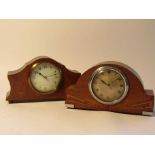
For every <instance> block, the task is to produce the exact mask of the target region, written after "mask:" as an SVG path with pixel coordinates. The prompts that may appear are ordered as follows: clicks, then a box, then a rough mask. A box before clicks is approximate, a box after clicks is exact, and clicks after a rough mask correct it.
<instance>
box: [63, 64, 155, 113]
mask: <svg viewBox="0 0 155 155" xmlns="http://www.w3.org/2000/svg"><path fill="white" fill-rule="evenodd" d="M65 103H66V106H67V107H68V108H75V109H85V110H86V109H87V110H105V111H112V112H119V113H127V114H139V115H152V114H153V108H154V94H153V91H152V90H144V87H143V85H142V82H141V79H140V77H139V75H138V74H137V73H136V72H135V71H134V70H133V69H132V68H130V67H129V66H127V65H125V64H122V63H118V62H105V63H102V64H98V65H96V66H94V67H92V68H90V69H89V70H87V71H86V72H85V73H84V74H83V75H81V77H80V78H79V80H78V81H77V83H76V84H74V85H72V86H70V87H69V88H68V89H67V99H66V102H65Z"/></svg>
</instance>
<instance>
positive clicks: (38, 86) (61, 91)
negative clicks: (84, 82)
mask: <svg viewBox="0 0 155 155" xmlns="http://www.w3.org/2000/svg"><path fill="white" fill-rule="evenodd" d="M80 75H81V74H80V73H79V72H77V71H71V70H68V69H67V68H66V67H65V66H64V65H62V64H60V63H59V62H57V61H55V60H53V59H51V58H49V57H37V58H35V59H33V60H31V61H30V62H28V63H26V64H25V65H24V66H23V67H22V68H20V69H19V70H16V71H10V72H8V80H9V82H10V86H11V90H10V92H9V93H8V94H7V98H6V100H8V101H9V102H10V103H16V102H33V101H51V100H64V99H65V98H66V88H67V87H68V86H70V85H72V84H74V83H75V82H76V81H77V80H78V78H79V77H80Z"/></svg>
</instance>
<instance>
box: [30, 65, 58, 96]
mask: <svg viewBox="0 0 155 155" xmlns="http://www.w3.org/2000/svg"><path fill="white" fill-rule="evenodd" d="M30 81H31V84H32V86H33V88H35V90H37V91H38V92H42V93H49V92H55V91H56V90H57V88H58V86H59V84H60V81H61V71H60V69H59V68H58V67H57V66H55V65H54V64H51V63H40V64H35V65H34V66H33V67H32V70H31V73H30Z"/></svg>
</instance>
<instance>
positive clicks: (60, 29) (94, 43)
mask: <svg viewBox="0 0 155 155" xmlns="http://www.w3.org/2000/svg"><path fill="white" fill-rule="evenodd" d="M0 34H1V35H0V44H1V45H0V51H1V53H0V54H1V58H0V59H1V60H0V70H1V76H0V81H1V91H0V101H1V104H0V114H1V117H0V124H3V125H2V126H1V128H0V134H154V133H155V125H154V124H155V117H145V116H135V115H126V114H118V113H112V112H104V111H100V112H98V111H84V110H69V109H66V107H65V104H64V102H42V103H21V104H11V105H10V104H8V102H7V101H5V98H6V93H7V91H9V90H10V86H9V82H8V80H7V72H8V71H11V70H16V69H18V68H20V67H22V66H23V65H24V64H25V63H26V62H28V61H29V60H31V59H33V58H35V57H37V56H44V55H45V56H49V57H51V58H53V59H55V60H57V61H59V62H60V63H62V64H64V65H65V66H66V67H67V68H69V69H76V70H78V71H80V72H81V73H83V72H85V71H86V70H87V69H89V67H92V66H94V65H96V64H97V63H99V62H103V61H111V60H112V61H119V62H123V63H125V64H127V65H129V66H130V67H132V68H134V69H135V70H136V71H137V72H138V73H139V75H140V76H141V78H142V80H143V84H144V87H145V88H147V89H153V90H155V74H154V67H155V62H154V58H155V52H154V51H155V44H154V42H155V21H154V20H1V21H0Z"/></svg>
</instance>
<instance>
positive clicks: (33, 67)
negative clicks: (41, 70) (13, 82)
mask: <svg viewBox="0 0 155 155" xmlns="http://www.w3.org/2000/svg"><path fill="white" fill-rule="evenodd" d="M44 63H47V64H52V65H53V66H55V67H56V68H57V69H58V71H59V73H60V81H59V84H58V86H57V88H56V89H55V90H50V91H47V92H43V91H40V90H38V89H36V88H35V86H34V84H33V83H32V81H31V74H32V72H33V70H34V69H35V68H36V67H37V66H38V65H41V64H44ZM28 81H29V84H30V86H31V88H32V89H33V90H34V91H36V92H37V93H40V94H43V95H46V94H51V93H54V92H56V91H57V90H58V88H59V85H60V83H61V81H62V71H61V69H60V68H58V67H57V66H56V65H55V64H53V63H50V62H40V63H35V64H33V65H32V67H31V70H30V74H29V78H28Z"/></svg>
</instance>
